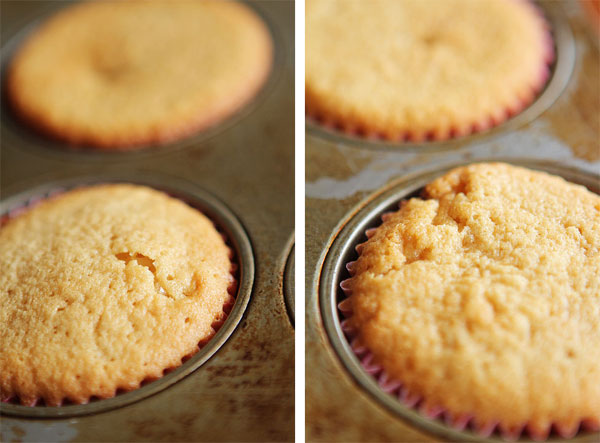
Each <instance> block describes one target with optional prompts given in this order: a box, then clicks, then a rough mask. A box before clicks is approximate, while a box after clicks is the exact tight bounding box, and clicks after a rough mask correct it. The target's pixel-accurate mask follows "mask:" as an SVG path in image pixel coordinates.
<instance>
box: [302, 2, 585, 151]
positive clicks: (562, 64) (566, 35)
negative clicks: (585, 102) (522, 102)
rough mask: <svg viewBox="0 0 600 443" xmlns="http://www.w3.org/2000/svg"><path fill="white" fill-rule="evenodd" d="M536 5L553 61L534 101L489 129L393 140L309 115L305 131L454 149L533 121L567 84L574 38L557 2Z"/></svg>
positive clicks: (326, 137)
mask: <svg viewBox="0 0 600 443" xmlns="http://www.w3.org/2000/svg"><path fill="white" fill-rule="evenodd" d="M536 6H537V7H538V8H539V9H540V10H541V11H543V14H544V16H545V18H546V20H547V21H548V23H549V24H550V31H551V34H552V38H553V41H554V54H555V58H554V62H553V63H552V64H551V65H550V77H549V79H548V80H547V82H546V85H545V87H544V89H543V90H542V91H540V92H539V93H538V96H537V97H536V98H535V99H534V101H533V102H532V103H531V104H530V105H529V106H528V107H526V108H525V109H523V110H522V111H521V112H519V113H518V114H516V115H514V116H513V117H510V118H509V119H508V120H506V121H504V122H502V123H500V124H499V125H497V126H494V127H493V128H491V129H489V130H486V131H482V132H474V133H473V134H470V135H465V136H462V137H458V138H453V139H449V140H443V141H425V142H418V143H417V142H410V141H407V142H395V141H386V140H378V139H371V138H364V137H363V138H361V137H359V136H354V135H350V134H346V133H344V132H342V131H339V130H336V129H330V128H327V127H325V126H324V125H321V124H319V123H318V122H316V121H314V119H311V118H309V117H307V118H306V132H307V133H308V135H309V136H311V137H314V138H316V139H320V140H323V141H325V142H329V143H333V144H342V145H347V146H351V147H355V148H364V149H371V150H377V151H390V152H418V153H432V152H444V151H452V150H458V149H460V148H462V147H464V146H465V145H466V144H467V143H472V142H478V141H483V140H485V139H489V138H492V137H495V136H499V135H501V134H503V133H505V132H508V131H511V130H515V129H516V128H519V127H521V126H523V125H525V124H527V123H529V122H532V121H533V120H535V119H536V118H537V117H538V116H539V115H540V114H542V113H543V112H544V111H545V110H546V109H548V108H549V107H550V106H552V104H553V103H554V102H555V101H556V99H557V98H558V97H559V96H560V94H561V93H562V91H563V90H564V89H565V87H566V86H567V84H568V82H569V79H570V77H571V73H572V72H573V66H574V64H575V40H574V37H573V32H572V31H571V27H570V26H569V23H568V21H567V17H566V15H565V12H564V10H563V8H562V6H561V5H560V4H559V2H547V1H537V2H536Z"/></svg>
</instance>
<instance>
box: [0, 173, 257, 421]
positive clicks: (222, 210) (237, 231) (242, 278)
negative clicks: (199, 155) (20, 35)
mask: <svg viewBox="0 0 600 443" xmlns="http://www.w3.org/2000/svg"><path fill="white" fill-rule="evenodd" d="M105 183H135V184H141V185H145V186H149V187H152V188H154V189H158V190H160V191H163V192H166V193H167V194H169V195H171V196H173V197H176V198H179V199H181V200H182V201H185V202H186V203H187V204H188V205H190V206H192V207H194V208H196V209H198V210H199V211H200V212H202V213H203V214H205V215H206V216H207V217H208V218H210V219H211V220H212V221H213V222H214V223H215V226H216V227H217V230H218V231H219V232H220V233H222V234H223V236H224V238H225V239H226V243H227V245H228V246H229V247H230V248H231V249H232V251H233V258H232V262H233V263H234V264H235V265H236V267H237V271H236V273H235V277H236V280H237V291H236V293H235V295H234V296H235V303H234V305H233V307H232V309H231V311H230V312H229V313H228V314H227V318H226V320H225V322H224V323H223V325H222V326H221V327H220V328H219V329H218V331H217V333H216V334H215V336H214V337H212V338H211V339H210V340H209V342H208V343H207V344H206V345H204V346H203V347H202V348H201V349H200V350H199V351H198V352H197V353H196V354H194V355H193V356H192V357H191V358H190V359H188V360H187V361H185V362H184V363H183V364H182V365H181V366H180V367H178V368H176V369H174V370H173V371H169V372H168V373H165V375H164V376H163V377H161V378H160V379H158V380H155V381H153V382H150V383H147V384H143V386H141V387H140V388H138V389H135V390H133V391H129V392H126V393H121V394H118V395H117V396H115V397H113V398H108V399H103V400H96V401H91V402H90V403H88V404H84V405H66V406H58V407H56V406H54V407H52V406H34V407H31V406H22V405H20V404H13V403H4V402H3V403H0V413H2V414H6V415H11V416H18V417H40V418H56V417H67V416H69V417H70V416H79V415H87V414H94V413H98V412H103V411H109V410H111V409H115V408H118V407H121V406H125V405H128V404H130V403H134V402H136V401H139V400H142V399H144V398H146V397H149V396H150V395H153V394H155V393H157V392H160V391H162V390H163V389H166V388H167V387H169V386H170V385H172V384H173V383H176V382H177V381H179V380H181V379H182V378H183V377H185V376H187V375H189V374H191V373H192V372H193V371H195V370H196V369H198V368H199V367H200V366H201V365H202V364H204V363H205V362H206V361H207V360H208V359H209V358H211V357H212V356H213V354H215V353H216V352H217V351H218V350H219V348H220V347H221V346H222V345H223V344H224V343H225V341H226V340H227V339H228V338H229V336H230V335H231V334H232V333H233V331H234V330H235V328H236V327H237V325H238V324H239V322H240V320H241V318H242V316H243V314H244V311H245V309H246V306H247V305H248V302H249V300H250V293H251V292H252V283H253V281H254V257H253V256H252V246H251V245H250V240H249V239H248V237H247V235H246V232H245V231H244V228H243V227H242V225H241V224H240V222H239V221H238V220H237V218H236V217H235V216H234V215H233V213H232V212H231V211H230V210H229V209H228V208H227V207H226V206H225V205H224V204H223V203H222V202H220V201H219V200H217V199H216V198H214V197H213V196H212V195H210V194H209V193H207V192H205V191H203V190H202V189H197V188H195V187H194V186H193V185H191V184H190V183H187V182H185V181H181V180H177V179H174V178H170V177H169V178H165V177H160V176H156V175H153V176H147V177H145V176H144V175H143V174H140V175H137V174H129V175H128V176H116V175H103V176H102V177H82V178H76V179H69V180H59V181H56V182H50V183H46V184H45V185H42V186H38V187H35V188H33V189H30V190H28V191H25V192H22V193H18V194H16V195H14V196H12V197H10V198H8V199H6V201H3V202H2V203H1V204H0V216H1V217H3V218H4V217H8V218H10V214H11V213H12V212H15V211H18V210H21V209H23V208H25V210H26V209H27V207H29V206H32V205H33V204H34V203H36V202H39V201H41V200H44V199H45V198H49V197H51V196H54V195H57V194H61V193H63V192H67V191H69V190H71V189H75V188H78V187H81V186H89V185H94V184H105Z"/></svg>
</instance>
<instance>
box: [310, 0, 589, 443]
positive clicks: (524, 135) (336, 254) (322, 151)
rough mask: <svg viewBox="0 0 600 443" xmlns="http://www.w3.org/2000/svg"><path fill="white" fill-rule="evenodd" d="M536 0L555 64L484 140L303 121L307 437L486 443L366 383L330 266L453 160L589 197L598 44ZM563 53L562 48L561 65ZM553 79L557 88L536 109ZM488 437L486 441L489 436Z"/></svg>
mask: <svg viewBox="0 0 600 443" xmlns="http://www.w3.org/2000/svg"><path fill="white" fill-rule="evenodd" d="M539 4H540V6H541V7H542V8H543V9H544V11H545V12H546V13H547V15H548V17H549V18H550V19H551V22H552V24H553V34H554V37H555V38H556V39H557V40H556V51H557V61H556V64H555V66H554V68H553V77H552V79H551V80H550V83H549V84H548V85H547V86H546V89H545V91H544V92H542V94H541V95H540V96H539V97H538V99H537V100H536V102H534V103H533V104H532V105H531V106H530V108H528V110H526V111H525V112H526V113H527V112H529V110H530V109H534V110H535V109H536V108H537V107H538V106H541V105H539V103H540V101H541V100H543V101H544V103H543V107H542V108H539V109H537V110H536V112H535V113H534V114H535V115H526V116H525V117H523V116H522V115H521V116H516V117H514V118H513V119H511V120H509V121H507V122H505V123H504V124H502V125H500V126H498V127H496V128H495V129H493V130H492V131H489V132H488V133H482V134H478V135H473V136H467V137H463V138H459V139H455V140H451V141H448V142H438V143H428V142H425V143H422V144H407V145H404V144H395V145H392V144H388V143H384V142H374V141H372V140H361V139H357V138H356V137H355V138H350V137H348V136H347V135H344V134H338V133H335V131H331V130H329V129H323V128H315V127H314V123H310V122H309V123H307V137H306V140H307V142H306V189H305V192H306V226H307V227H310V229H307V230H306V276H305V278H306V380H307V384H306V423H307V428H306V438H307V441H311V442H320V441H327V442H331V441H340V442H342V441H365V442H366V441H369V442H375V441H410V442H415V441H419V442H421V441H439V440H455V441H478V440H479V441H483V440H484V439H483V438H481V437H479V436H478V435H476V434H473V433H471V432H458V431H456V430H454V429H453V428H451V427H448V426H446V425H445V423H444V422H443V421H436V420H429V419H426V418H424V417H423V416H421V415H420V414H418V413H417V412H415V411H414V410H409V409H406V408H404V407H403V406H402V405H401V404H400V403H399V402H398V401H396V400H395V399H393V398H392V397H390V396H386V395H385V394H383V393H382V392H381V390H380V389H379V387H378V385H377V384H376V383H375V382H374V381H373V379H372V378H368V377H366V375H365V372H364V371H363V369H362V368H361V367H360V365H358V362H357V361H356V358H355V357H354V354H349V353H348V349H347V344H346V342H345V338H344V336H343V334H341V331H340V329H339V322H338V318H337V308H336V306H335V298H336V297H337V296H339V292H338V289H337V284H338V283H339V279H340V278H342V273H343V272H345V271H344V270H343V269H341V268H340V263H342V262H343V261H344V260H346V259H348V257H349V256H348V254H351V253H353V251H351V248H350V244H351V243H354V242H355V241H357V240H358V237H360V236H362V235H363V234H364V230H363V228H365V227H369V226H370V224H371V223H375V224H376V223H377V222H376V221H375V220H376V218H377V216H378V215H379V214H380V213H381V212H382V211H384V210H385V209H386V208H389V207H391V206H393V205H394V204H395V203H397V202H398V201H399V200H400V199H401V198H403V197H405V196H407V195H410V194H411V193H412V192H418V190H419V189H420V188H421V187H422V186H423V185H424V184H426V183H427V182H429V181H431V180H432V179H433V178H435V177H437V176H439V175H440V173H441V172H442V171H444V170H446V169H447V168H449V167H450V166H452V165H459V164H466V163H472V162H476V161H505V162H511V163H517V164H521V165H524V166H527V167H530V168H532V169H542V170H548V171H549V172H551V173H554V174H557V175H562V176H564V177H565V178H566V179H567V180H570V181H573V182H576V183H582V184H584V185H586V186H587V187H588V188H589V189H591V190H592V191H594V192H599V188H600V54H599V51H598V47H597V45H595V44H594V39H596V38H598V37H597V36H596V35H594V34H592V33H590V32H589V31H590V29H589V27H588V25H587V18H586V16H585V14H584V12H583V11H582V9H581V8H580V7H579V5H578V4H577V3H572V2H566V1H561V2H539ZM559 35H561V36H562V37H558V36H559ZM559 38H560V39H565V40H564V41H562V42H561V40H559ZM571 38H572V41H571V43H568V41H569V39H571ZM565 48H566V49H565ZM569 48H570V49H569ZM565 50H566V51H572V53H570V54H569V53H567V56H566V58H565V53H564V51H565ZM569 59H570V60H571V61H570V62H568V63H567V62H565V60H567V61H568V60H569ZM561 64H562V65H561ZM568 64H570V65H571V66H570V67H568V66H567V65H568ZM561 66H563V68H561ZM561 73H562V74H561ZM557 75H560V76H561V78H560V80H561V84H562V83H563V82H564V84H562V86H561V87H560V89H561V91H559V92H557V93H556V95H554V96H553V97H551V99H548V101H547V102H546V101H545V100H546V98H547V97H548V96H547V95H546V94H548V91H549V90H551V88H553V84H554V83H553V82H555V81H556V80H555V79H556V78H557V77H556V76H557ZM324 132H327V133H326V134H324ZM524 159H526V160H524ZM349 248H350V249H349ZM340 334H341V335H340ZM498 439H499V436H498V435H496V434H495V435H493V436H492V437H490V439H488V440H492V441H494V440H498ZM521 439H522V440H527V437H526V436H523V437H521ZM550 440H552V441H555V440H556V438H555V437H551V439H550ZM599 440H600V434H598V433H589V432H587V433H585V432H581V433H579V434H578V435H577V436H576V437H575V438H574V439H573V441H580V442H584V441H586V442H587V441H599Z"/></svg>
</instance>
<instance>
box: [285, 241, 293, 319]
mask: <svg viewBox="0 0 600 443" xmlns="http://www.w3.org/2000/svg"><path fill="white" fill-rule="evenodd" d="M295 249H296V247H295V245H292V250H291V251H290V253H289V255H288V257H287V260H286V262H285V268H284V270H283V297H284V299H285V307H286V308H287V312H288V315H289V316H290V321H291V322H292V325H293V324H294V322H295V321H296V291H295V287H296V285H295V278H294V276H295V267H296V255H295V253H294V251H295Z"/></svg>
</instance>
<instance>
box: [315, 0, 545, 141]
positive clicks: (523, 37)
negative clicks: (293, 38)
mask: <svg viewBox="0 0 600 443" xmlns="http://www.w3.org/2000/svg"><path fill="white" fill-rule="evenodd" d="M306 37H307V39H306V85H305V86H306V110H307V114H308V116H310V117H314V118H317V119H318V120H320V121H321V122H323V123H324V124H326V125H332V126H337V127H339V128H341V130H343V131H345V132H350V133H358V134H361V135H364V136H379V137H382V138H384V139H389V140H396V141H398V140H405V139H410V140H412V141H422V140H425V139H435V140H442V139H447V138H450V137H455V136H461V135H466V134H468V133H470V132H473V131H480V130H484V129H487V128H489V127H491V126H493V125H497V124H499V123H500V122H502V121H504V120H505V119H506V118H508V117H509V116H510V115H512V114H515V113H518V112H519V111H520V110H521V109H523V108H524V107H526V106H527V105H528V104H529V103H530V102H531V101H532V100H533V99H534V97H535V95H536V94H537V92H538V91H539V90H540V89H541V88H542V87H543V85H544V84H545V82H546V79H547V77H548V73H549V71H548V65H549V63H550V62H551V60H552V58H553V44H552V40H551V36H550V34H549V32H548V29H547V24H546V23H545V21H544V19H543V18H542V17H541V15H540V13H539V12H538V11H537V10H536V9H535V8H534V7H533V6H532V5H531V4H530V3H529V2H526V1H519V0H509V1H506V0H490V1H485V2H482V1H479V0H448V1H443V2H436V3H435V5H432V4H431V3H430V2H424V1H420V0H404V1H395V0H377V1H373V2H360V1H356V0H350V1H345V0H307V2H306Z"/></svg>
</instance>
